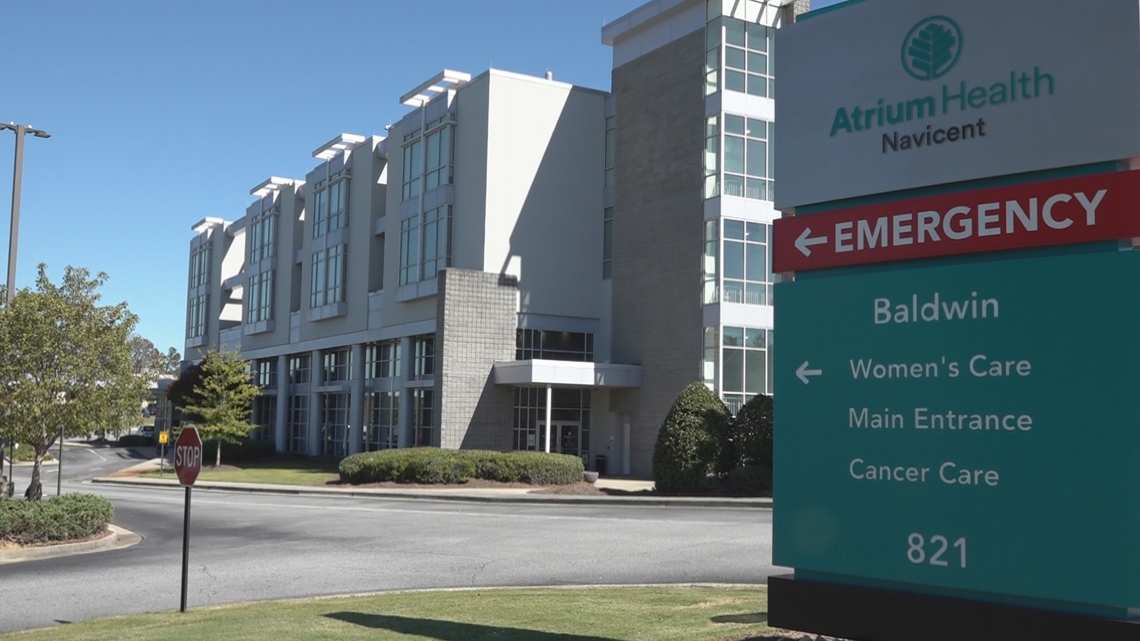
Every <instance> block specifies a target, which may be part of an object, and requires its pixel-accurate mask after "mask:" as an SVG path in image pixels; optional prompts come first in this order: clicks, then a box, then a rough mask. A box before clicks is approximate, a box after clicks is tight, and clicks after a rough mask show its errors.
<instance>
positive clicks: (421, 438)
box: [412, 387, 435, 447]
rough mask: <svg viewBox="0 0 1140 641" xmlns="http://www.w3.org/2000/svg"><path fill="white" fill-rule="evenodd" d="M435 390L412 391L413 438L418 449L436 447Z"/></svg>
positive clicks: (419, 389) (420, 389)
mask: <svg viewBox="0 0 1140 641" xmlns="http://www.w3.org/2000/svg"><path fill="white" fill-rule="evenodd" d="M434 431H435V390H433V389H424V388H422V387H421V388H416V389H413V390H412V436H413V438H414V439H415V446H416V447H430V446H432V445H435V440H434V438H433V437H434V434H433V432H434Z"/></svg>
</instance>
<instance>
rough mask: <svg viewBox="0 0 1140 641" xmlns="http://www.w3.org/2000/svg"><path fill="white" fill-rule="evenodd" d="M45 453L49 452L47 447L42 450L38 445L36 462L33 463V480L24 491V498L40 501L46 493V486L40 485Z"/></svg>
mask: <svg viewBox="0 0 1140 641" xmlns="http://www.w3.org/2000/svg"><path fill="white" fill-rule="evenodd" d="M45 454H47V450H46V449H45V450H43V451H40V449H39V448H38V447H37V448H36V462H35V463H34V464H33V465H32V482H31V483H29V484H28V489H27V490H25V491H24V498H25V499H28V500H29V501H38V500H40V499H41V498H42V497H43V495H44V488H43V486H42V485H40V470H41V469H42V468H43V464H44V455H45Z"/></svg>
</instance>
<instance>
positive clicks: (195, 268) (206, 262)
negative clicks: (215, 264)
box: [190, 245, 213, 289]
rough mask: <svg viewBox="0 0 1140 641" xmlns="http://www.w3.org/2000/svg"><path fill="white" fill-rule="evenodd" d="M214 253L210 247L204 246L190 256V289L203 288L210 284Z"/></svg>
mask: <svg viewBox="0 0 1140 641" xmlns="http://www.w3.org/2000/svg"><path fill="white" fill-rule="evenodd" d="M211 256H213V251H212V248H211V246H210V245H204V246H202V247H199V248H198V249H196V250H194V251H193V252H192V253H191V254H190V288H191V289H193V288H195V287H201V286H202V285H208V284H209V283H210V259H211Z"/></svg>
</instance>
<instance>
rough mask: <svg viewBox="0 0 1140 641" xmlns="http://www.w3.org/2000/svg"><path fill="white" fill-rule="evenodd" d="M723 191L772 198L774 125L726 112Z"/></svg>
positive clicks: (748, 196)
mask: <svg viewBox="0 0 1140 641" xmlns="http://www.w3.org/2000/svg"><path fill="white" fill-rule="evenodd" d="M724 122H725V132H724V172H725V175H724V185H725V187H724V193H725V194H726V195H730V196H738V197H743V198H750V199H753V200H772V198H773V197H774V193H773V189H774V186H775V184H774V178H775V174H774V173H773V171H772V157H773V153H772V144H771V140H772V126H771V125H769V124H768V123H767V122H765V121H763V120H758V119H756V118H747V119H746V118H744V117H742V116H735V115H732V114H725V115H724Z"/></svg>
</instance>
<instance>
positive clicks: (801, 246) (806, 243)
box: [796, 227, 827, 256]
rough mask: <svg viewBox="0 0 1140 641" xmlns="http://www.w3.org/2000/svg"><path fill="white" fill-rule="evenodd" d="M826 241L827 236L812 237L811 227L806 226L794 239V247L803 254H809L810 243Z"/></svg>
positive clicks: (817, 243)
mask: <svg viewBox="0 0 1140 641" xmlns="http://www.w3.org/2000/svg"><path fill="white" fill-rule="evenodd" d="M826 242H827V236H821V237H819V238H812V237H811V227H808V228H806V229H804V233H802V234H800V237H799V238H797V239H796V249H798V250H800V252H802V253H803V255H804V256H811V246H812V245H822V244H824V243H826Z"/></svg>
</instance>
